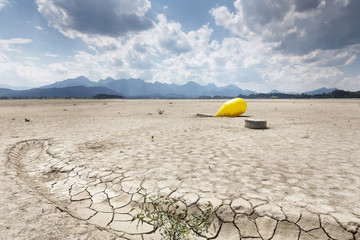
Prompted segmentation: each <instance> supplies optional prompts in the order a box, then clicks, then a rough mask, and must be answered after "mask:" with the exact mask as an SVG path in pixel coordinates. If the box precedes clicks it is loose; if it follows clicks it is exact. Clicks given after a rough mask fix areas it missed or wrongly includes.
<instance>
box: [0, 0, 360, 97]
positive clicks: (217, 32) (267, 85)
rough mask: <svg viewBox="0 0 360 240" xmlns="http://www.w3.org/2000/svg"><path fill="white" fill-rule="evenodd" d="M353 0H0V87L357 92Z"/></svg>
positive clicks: (357, 6)
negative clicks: (114, 84) (122, 84)
mask: <svg viewBox="0 0 360 240" xmlns="http://www.w3.org/2000/svg"><path fill="white" fill-rule="evenodd" d="M359 12H360V1H359V0H235V1H234V0H181V1H180V0H179V1H178V0H151V1H150V0H0V87H9V86H12V87H17V88H21V87H38V86H42V85H45V84H50V83H53V82H56V81H60V80H64V79H67V78H74V77H77V76H80V75H83V76H85V77H87V78H89V79H90V80H92V81H98V80H99V79H104V78H107V77H112V78H114V79H119V78H141V79H143V80H145V81H148V82H155V81H159V82H166V83H177V84H184V83H186V82H188V81H195V82H197V83H199V84H202V85H205V84H208V83H215V84H217V85H219V86H223V85H227V84H235V85H237V86H239V87H240V88H242V89H250V90H255V91H260V92H266V91H270V90H272V89H278V90H281V91H299V92H301V91H308V90H314V89H317V88H320V87H337V88H340V89H344V90H351V91H359V90H360V59H359V57H360V56H359V55H360V27H359V24H360V14H359Z"/></svg>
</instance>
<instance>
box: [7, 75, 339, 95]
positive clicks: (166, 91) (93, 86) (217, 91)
mask: <svg viewBox="0 0 360 240" xmlns="http://www.w3.org/2000/svg"><path fill="white" fill-rule="evenodd" d="M333 90H335V89H327V88H321V89H318V90H315V91H311V92H305V93H304V94H308V95H314V94H323V93H329V92H332V91H333ZM256 93H257V92H255V91H250V90H243V89H241V88H239V87H237V86H236V85H227V86H224V87H218V86H216V85H215V84H214V83H210V84H207V85H200V84H198V83H195V82H192V81H190V82H187V83H186V84H184V85H178V84H168V83H160V82H155V83H149V82H145V81H144V80H141V79H138V78H137V79H134V78H130V79H118V80H115V79H113V78H106V79H101V80H99V81H98V82H94V81H90V80H89V79H88V78H86V77H84V76H80V77H77V78H72V79H66V80H63V81H60V82H55V83H53V84H50V85H46V86H42V87H39V88H33V89H29V90H11V89H8V88H0V97H2V98H6V97H8V98H40V97H46V98H49V97H61V98H62V97H78V98H81V97H84V98H89V97H93V96H95V95H98V94H108V95H121V96H124V97H126V98H198V97H201V96H222V97H234V96H238V95H243V96H248V95H250V94H256ZM270 93H280V92H279V91H277V90H275V89H274V90H272V91H271V92H270Z"/></svg>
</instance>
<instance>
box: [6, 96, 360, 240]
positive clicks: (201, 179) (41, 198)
mask: <svg viewBox="0 0 360 240" xmlns="http://www.w3.org/2000/svg"><path fill="white" fill-rule="evenodd" d="M223 102H224V101H223V100H1V101H0V143H1V144H0V239H116V238H124V239H146V235H145V234H143V235H131V234H128V233H129V232H127V231H123V228H121V229H117V228H118V227H117V226H115V225H114V222H115V220H116V219H114V216H115V215H114V213H113V212H112V217H111V220H108V221H107V223H106V224H103V219H106V218H107V215H106V213H108V212H107V211H105V210H98V209H100V208H101V207H102V206H103V205H101V206H100V205H99V206H98V205H94V204H96V203H97V202H99V203H100V202H101V201H99V199H100V198H101V197H100V195H97V194H98V193H97V192H91V190H89V189H91V188H87V187H86V186H85V187H84V185H86V184H90V183H89V180H88V179H90V175H91V174H93V175H94V176H95V175H96V176H95V177H93V178H95V179H96V178H97V179H100V180H99V183H104V184H105V186H104V189H107V190H105V193H106V195H107V196H105V197H104V199H105V200H109V201H110V205H111V207H114V204H112V203H111V200H113V199H111V197H109V196H110V195H109V193H108V189H109V183H110V182H111V183H113V185H114V186H115V185H116V184H114V183H116V182H115V181H116V179H119V180H118V183H119V184H120V185H121V188H122V190H121V191H124V192H126V193H127V194H134V192H135V191H136V188H137V187H139V186H142V187H144V188H146V189H148V191H150V192H160V193H162V194H167V195H170V196H171V197H174V198H178V199H182V200H184V202H185V203H186V206H187V207H189V206H191V205H192V204H194V203H197V204H198V203H200V202H202V201H203V202H204V201H205V200H211V201H212V202H213V203H214V205H216V206H220V207H221V206H222V208H223V209H220V210H221V211H220V210H219V211H220V212H218V218H219V219H220V220H221V224H222V226H223V227H220V228H221V229H222V230H221V231H220V230H219V231H218V232H217V233H216V234H215V235H216V236H215V237H218V238H217V239H230V238H229V237H227V236H226V232H231V231H235V230H236V231H238V232H239V233H237V234H238V235H236V234H235V235H234V234H232V237H234V239H239V238H241V237H244V238H246V237H253V239H269V238H271V239H360V233H359V232H360V230H359V226H360V157H359V156H360V147H359V143H360V100H354V99H346V100H338V99H336V100H247V103H248V110H247V111H246V113H245V114H244V115H246V116H243V117H238V118H199V117H195V116H194V115H195V114H196V113H203V114H215V113H216V111H217V110H218V109H219V108H220V106H221V105H222V103H223ZM158 110H163V111H164V113H163V114H159V113H158V112H159V111H158ZM247 116H248V117H250V116H251V118H259V119H265V120H267V122H268V127H269V128H268V129H266V130H253V129H248V128H245V127H244V120H245V119H247V118H248V117H247ZM25 119H28V120H29V121H28V122H26V121H25ZM44 149H47V150H46V151H45V150H44ZM46 154H47V155H46ZM56 166H58V169H56ZM64 166H67V167H69V169H68V170H67V172H65V171H61V169H62V168H63V169H64ZM75 168H76V171H75V170H74V169H75ZM54 169H55V170H54ZM55 172H56V174H55ZM73 172H75V174H74V176H72V175H71V174H73ZM94 172H96V174H95V173H94ZM62 173H64V174H65V173H66V174H67V175H66V179H67V180H66V181H63V180H64V177H62V175H61V174H62ZM83 173H84V174H85V175H86V176H85V175H84V174H83ZM107 173H109V174H107ZM50 174H52V175H51V176H50ZM82 174H83V175H82ZM45 175H46V176H45ZM75 175H76V176H75ZM108 175H109V176H110V175H111V176H112V178H111V181H108V182H106V181H105V180H104V178H105V176H108ZM75 177H77V180H76V179H75ZM70 178H71V181H73V182H72V184H71V185H69V184H68V185H66V184H67V183H65V182H67V181H70V180H68V179H70ZM108 178H110V177H108ZM74 179H75V180H74ZM61 181H62V182H63V183H62V184H63V185H61V186H60V182H61ZM76 181H78V182H76ZM76 184H77V185H76ZM81 184H82V186H79V185H81ZM50 185H51V186H50ZM57 185H59V186H57ZM66 186H68V188H69V191H67V195H66V194H65V195H66V196H65V195H64V188H65V187H66ZM75 186H76V187H77V188H78V189H81V188H82V187H83V188H84V189H85V188H86V191H87V193H89V194H90V198H91V201H92V202H91V203H89V204H93V205H92V206H91V207H90V209H91V211H92V212H95V215H96V216H97V217H100V213H101V214H103V215H102V217H101V218H99V219H95V217H92V219H91V216H93V215H91V214H90V213H89V214H90V215H89V216H90V217H82V216H83V215H81V216H80V215H79V214H80V213H81V214H83V212H81V211H80V212H79V209H78V208H74V207H72V205H71V204H74V199H75V197H74V195H75V194H74V191H75V190H74V189H75ZM89 186H90V185H89ZM95 186H99V185H95ZM56 187H58V189H61V191H60V190H59V191H56ZM111 187H113V186H111ZM70 188H72V191H73V192H71V189H70ZM66 190H67V189H66ZM76 191H78V190H76ZM78 192H80V190H79V191H78ZM72 194H73V195H72ZM102 194H103V195H104V191H103V192H102ZM95 195H96V197H94V196H95ZM114 196H115V195H114ZM131 196H132V200H134V195H131ZM107 198H108V199H107ZM104 199H103V200H104ZM89 201H90V200H89ZM239 201H240V202H241V203H242V204H239ZM84 204H85V205H86V203H85V201H84ZM236 204H237V205H238V206H236ZM247 205H248V206H249V207H248V208H249V209H250V210H249V211H248V212H247V210H246V206H247ZM228 206H230V208H229V209H230V210H229V209H226V208H227V207H228ZM96 208H98V209H96ZM88 210H89V209H88ZM111 211H112V210H111ZM227 212H229V214H230V215H232V214H233V215H234V216H231V217H230V220H229V219H228V217H227V216H224V215H226V213H227ZM119 214H120V213H119ZM235 214H236V216H235ZM239 214H240V215H239ZM241 214H242V215H241ZM244 214H247V215H246V218H248V219H250V220H249V221H248V219H247V220H246V221H248V222H244V221H245V220H244V221H242V220H241V219H240V216H245V215H244ZM250 216H251V217H250ZM265 216H268V217H269V218H270V219H273V220H274V221H276V226H275V227H274V228H273V229H272V230H271V231H272V235H271V234H270V235H269V237H264V236H265V235H266V234H265V233H264V234H262V232H261V229H260V227H259V226H260V225H261V224H260V220H261V219H264V218H261V219H260V218H258V217H265ZM305 217H306V218H305ZM307 218H308V219H309V220H308V219H307ZM84 219H85V220H84ZM239 219H240V220H239ZM314 219H315V220H314ZM100 220H101V221H100ZM258 220H259V221H258ZM104 221H105V220H104ZM311 221H315V223H314V225H319V226H317V227H308V224H309V222H311ZM119 222H120V220H119ZM250 222H251V224H254V223H256V229H257V233H255V235H254V236H252V235H251V234H248V235H247V232H248V231H247V230H241V227H239V224H240V223H245V225H246V224H247V223H250ZM285 223H286V224H288V223H291V224H293V225H294V226H295V228H296V234H295V235H296V236H295V237H288V238H281V237H278V236H281V233H280V232H281V231H282V230H281V229H282V228H281V227H282V225H281V224H285ZM333 223H334V224H333ZM231 224H232V225H231ZM230 225H231V226H230ZM335 225H336V226H335ZM334 226H335V227H334ZM249 228H251V227H249ZM249 228H248V229H249ZM288 228H291V226H290V227H284V229H288ZM226 229H227V230H226ZM114 230H115V231H114ZM116 230H119V232H117V231H116ZM315 230H316V231H318V230H321V234H320V233H315ZM311 231H313V234H312V235H311V236H322V237H318V238H315V237H314V238H310V237H308V238H306V237H304V236H305V235H307V234H310V233H311ZM123 232H127V233H126V234H123ZM153 238H154V239H156V236H155V237H153Z"/></svg>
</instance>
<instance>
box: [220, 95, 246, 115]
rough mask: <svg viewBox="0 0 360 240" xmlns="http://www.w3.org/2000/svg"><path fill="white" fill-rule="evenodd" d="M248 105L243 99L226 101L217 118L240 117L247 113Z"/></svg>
mask: <svg viewBox="0 0 360 240" xmlns="http://www.w3.org/2000/svg"><path fill="white" fill-rule="evenodd" d="M246 108H247V104H246V102H245V100H244V99H242V98H234V99H231V100H229V101H226V102H225V103H224V104H223V105H222V106H221V108H220V109H219V111H218V112H217V113H216V114H215V117H238V116H240V115H241V114H243V113H244V112H245V111H246Z"/></svg>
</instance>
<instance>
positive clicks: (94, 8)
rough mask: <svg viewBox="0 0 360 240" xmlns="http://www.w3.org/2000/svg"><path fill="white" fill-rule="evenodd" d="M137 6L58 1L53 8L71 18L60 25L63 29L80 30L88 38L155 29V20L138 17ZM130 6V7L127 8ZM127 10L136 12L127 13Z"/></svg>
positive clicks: (97, 0) (92, 0)
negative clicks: (96, 35) (91, 35)
mask: <svg viewBox="0 0 360 240" xmlns="http://www.w3.org/2000/svg"><path fill="white" fill-rule="evenodd" d="M133 2H134V1H132V2H131V1H115V0H106V1H104V0H66V1H64V0H55V1H53V6H55V7H57V8H58V9H61V11H63V12H64V13H65V14H66V16H67V19H66V20H65V21H62V22H61V23H60V25H61V27H62V28H65V29H72V30H76V31H78V32H81V33H85V34H99V35H107V36H113V37H114V36H121V35H124V34H126V33H128V32H138V31H143V30H147V29H150V28H152V27H153V22H152V20H151V19H149V18H147V17H145V16H143V15H139V14H137V12H136V4H134V3H133ZM138 2H139V1H138ZM127 4H128V5H130V6H126V5H127ZM139 7H141V6H139ZM126 9H129V10H132V11H128V12H126Z"/></svg>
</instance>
